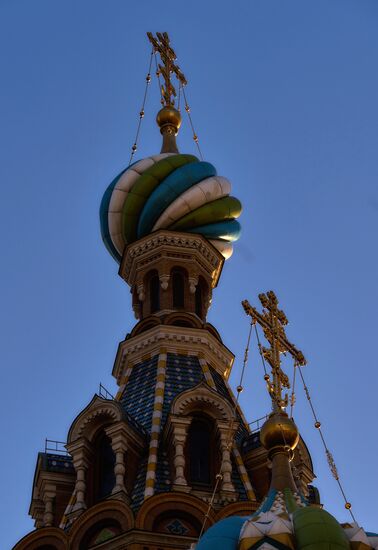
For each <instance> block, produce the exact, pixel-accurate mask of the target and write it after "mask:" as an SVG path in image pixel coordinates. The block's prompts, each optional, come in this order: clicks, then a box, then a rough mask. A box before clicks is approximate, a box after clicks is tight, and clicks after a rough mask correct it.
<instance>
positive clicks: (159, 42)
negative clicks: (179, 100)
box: [147, 32, 187, 107]
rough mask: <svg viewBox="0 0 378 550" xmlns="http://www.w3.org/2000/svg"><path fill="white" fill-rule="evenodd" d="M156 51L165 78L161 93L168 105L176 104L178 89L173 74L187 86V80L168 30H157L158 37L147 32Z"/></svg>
mask: <svg viewBox="0 0 378 550" xmlns="http://www.w3.org/2000/svg"><path fill="white" fill-rule="evenodd" d="M147 36H148V39H149V41H150V42H151V44H152V46H153V48H154V51H155V53H156V52H157V53H159V55H160V59H161V62H162V65H161V64H160V63H159V65H158V74H161V75H162V77H163V78H164V85H162V87H161V93H162V97H163V100H164V104H165V106H166V107H171V106H173V105H174V104H175V99H174V98H175V97H176V95H177V94H176V90H175V87H174V86H173V84H172V80H171V75H172V73H174V74H175V75H176V78H177V80H178V81H179V83H180V85H181V86H186V84H187V80H186V78H185V75H184V74H183V73H182V71H181V69H180V67H179V66H178V65H177V64H176V63H175V61H176V59H177V57H176V54H175V52H174V50H173V49H172V47H171V45H170V40H169V36H168V34H167V33H166V32H163V33H161V32H157V33H156V37H155V36H154V35H153V34H152V32H148V33H147Z"/></svg>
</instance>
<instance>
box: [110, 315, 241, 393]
mask: <svg viewBox="0 0 378 550" xmlns="http://www.w3.org/2000/svg"><path fill="white" fill-rule="evenodd" d="M162 346H163V347H165V348H166V350H167V353H175V354H177V355H180V354H185V355H194V356H200V355H202V357H203V358H204V359H205V360H206V361H207V362H208V364H209V365H211V366H212V367H213V368H214V369H215V370H216V371H217V372H219V373H220V374H221V375H222V376H223V377H224V378H226V379H227V378H228V377H229V375H230V372H231V367H232V364H233V362H234V355H233V354H232V353H231V351H230V350H229V349H228V348H226V346H225V345H224V344H222V343H221V342H219V340H218V339H217V338H215V336H213V335H212V334H210V332H209V331H207V330H205V329H196V328H190V327H178V326H168V325H157V326H155V327H153V328H151V329H149V330H146V331H145V332H143V333H142V334H138V335H136V336H134V337H132V338H128V339H127V340H124V341H123V342H121V343H120V344H119V346H118V351H117V355H116V358H115V361H114V367H113V371H112V374H113V376H114V377H115V378H116V380H117V383H118V384H120V381H121V379H122V376H123V373H124V372H125V370H126V369H127V368H128V367H129V366H131V365H136V364H138V363H140V362H141V361H143V358H144V357H145V356H146V354H149V355H150V356H153V355H158V354H159V351H160V348H161V347H162Z"/></svg>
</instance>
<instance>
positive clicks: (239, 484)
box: [231, 457, 248, 500]
mask: <svg viewBox="0 0 378 550" xmlns="http://www.w3.org/2000/svg"><path fill="white" fill-rule="evenodd" d="M231 463H232V472H231V478H232V483H233V484H234V487H235V490H236V491H237V492H238V493H239V500H248V497H247V492H246V490H245V488H244V484H243V481H242V479H241V477H240V474H239V470H238V468H237V466H236V462H235V459H234V457H232V458H231Z"/></svg>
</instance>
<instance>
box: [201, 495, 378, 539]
mask: <svg viewBox="0 0 378 550" xmlns="http://www.w3.org/2000/svg"><path fill="white" fill-rule="evenodd" d="M220 548H221V549H222V550H255V549H256V550H257V549H259V550H274V549H277V548H278V549H280V550H289V549H290V550H294V549H298V550H365V549H366V550H369V549H378V535H377V534H374V533H366V532H365V531H364V530H363V529H362V528H361V527H359V526H358V525H357V524H356V523H344V524H339V523H338V522H337V521H336V519H335V518H334V517H333V516H331V514H329V513H328V512H326V511H325V510H323V509H322V508H320V507H318V506H310V505H308V503H307V502H306V500H305V499H304V498H303V497H302V496H301V495H300V494H299V493H296V492H293V491H291V490H290V489H285V490H284V491H276V490H274V489H271V490H270V491H269V493H268V496H267V497H266V499H265V500H264V502H263V503H262V505H261V506H260V508H259V509H258V510H257V511H256V512H255V513H254V514H253V515H252V516H250V517H240V516H231V517H228V518H226V519H223V520H221V521H219V522H218V523H216V524H215V525H213V526H212V527H210V529H208V531H206V533H205V534H204V535H203V536H202V538H201V539H200V541H199V542H198V543H197V545H193V546H192V550H194V549H195V550H219V549H220Z"/></svg>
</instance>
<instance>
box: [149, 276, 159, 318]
mask: <svg viewBox="0 0 378 550" xmlns="http://www.w3.org/2000/svg"><path fill="white" fill-rule="evenodd" d="M148 290H149V297H150V313H155V312H156V311H159V310H160V280H159V275H158V273H157V271H153V272H152V273H151V274H150V278H149V281H148Z"/></svg>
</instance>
